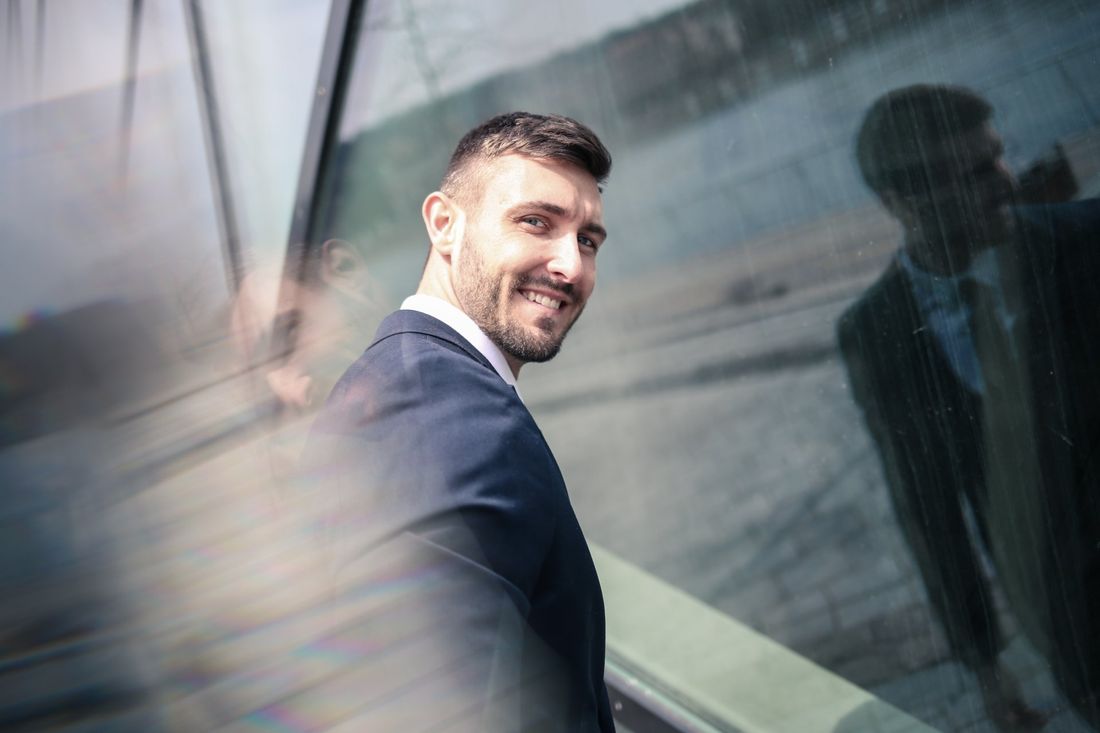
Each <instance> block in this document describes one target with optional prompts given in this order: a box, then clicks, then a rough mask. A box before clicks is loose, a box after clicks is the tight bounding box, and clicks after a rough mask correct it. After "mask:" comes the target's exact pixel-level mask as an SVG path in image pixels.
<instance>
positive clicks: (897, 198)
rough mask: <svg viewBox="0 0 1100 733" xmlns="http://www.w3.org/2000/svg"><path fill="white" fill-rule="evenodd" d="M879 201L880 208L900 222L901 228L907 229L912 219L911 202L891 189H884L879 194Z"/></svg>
mask: <svg viewBox="0 0 1100 733" xmlns="http://www.w3.org/2000/svg"><path fill="white" fill-rule="evenodd" d="M878 199H879V201H881V202H882V206H883V208H884V209H886V210H887V211H888V212H890V215H891V216H893V217H894V218H895V219H897V220H898V221H899V222H901V224H902V226H905V227H908V226H909V225H910V223H911V220H912V218H913V207H912V202H911V201H910V200H909V199H908V198H907V197H905V196H902V195H901V194H900V193H898V192H897V191H895V190H894V189H892V188H887V189H884V190H883V191H880V192H879V195H878Z"/></svg>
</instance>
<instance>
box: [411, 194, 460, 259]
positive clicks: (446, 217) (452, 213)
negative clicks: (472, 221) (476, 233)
mask: <svg viewBox="0 0 1100 733" xmlns="http://www.w3.org/2000/svg"><path fill="white" fill-rule="evenodd" d="M420 213H421V215H422V216H423V217H424V227H425V228H426V229H427V230H428V239H430V240H431V243H432V249H434V250H435V251H436V252H438V253H439V254H440V255H442V256H443V257H444V258H445V259H448V260H449V259H450V257H451V255H452V253H453V252H454V251H455V248H456V247H457V246H458V245H459V243H460V242H461V241H462V228H463V226H464V225H465V216H466V215H465V213H464V212H463V211H462V208H461V207H459V206H458V204H457V203H456V202H455V200H454V199H452V198H451V197H450V196H448V195H447V194H445V193H443V192H442V191H434V192H432V193H430V194H428V198H426V199H424V206H423V207H421V212H420Z"/></svg>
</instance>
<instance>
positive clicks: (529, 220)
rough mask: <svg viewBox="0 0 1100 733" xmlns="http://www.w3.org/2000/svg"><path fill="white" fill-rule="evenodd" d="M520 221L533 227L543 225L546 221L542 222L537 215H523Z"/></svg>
mask: <svg viewBox="0 0 1100 733" xmlns="http://www.w3.org/2000/svg"><path fill="white" fill-rule="evenodd" d="M522 221H523V223H524V224H530V225H531V226H533V227H545V226H546V222H544V221H543V220H542V219H540V218H538V217H537V216H525V217H523V219H522Z"/></svg>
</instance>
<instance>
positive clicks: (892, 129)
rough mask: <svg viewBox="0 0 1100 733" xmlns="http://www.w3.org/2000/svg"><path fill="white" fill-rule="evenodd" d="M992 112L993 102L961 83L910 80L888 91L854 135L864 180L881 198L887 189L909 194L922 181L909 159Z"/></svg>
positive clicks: (983, 120)
mask: <svg viewBox="0 0 1100 733" xmlns="http://www.w3.org/2000/svg"><path fill="white" fill-rule="evenodd" d="M992 116H993V107H992V105H990V104H989V102H987V101H986V100H985V99H983V98H982V97H981V96H979V95H978V94H977V93H976V92H974V91H972V90H970V89H967V88H965V87H959V86H948V85H943V84H914V85H912V86H908V87H902V88H901V89H895V90H893V91H891V92H888V93H887V94H884V95H883V96H881V97H879V98H878V99H877V100H876V101H875V103H874V104H872V105H871V108H870V109H869V110H867V114H866V115H864V117H863V123H862V124H861V125H860V128H859V134H858V135H857V136H856V160H857V162H858V163H859V171H860V173H861V174H862V175H863V180H864V181H865V182H866V183H867V185H868V186H869V187H870V188H871V190H872V191H874V192H875V193H877V194H879V195H880V196H881V195H882V194H883V193H884V192H885V191H887V190H894V191H897V192H899V193H911V192H913V191H914V190H915V189H917V188H918V187H919V186H920V181H922V180H924V179H923V176H921V175H920V174H919V172H917V171H915V170H914V166H913V162H914V161H920V160H923V159H924V156H925V155H926V153H927V151H928V150H929V149H930V148H931V147H932V146H935V145H937V144H938V143H941V142H943V141H944V140H948V139H950V138H951V137H953V136H957V135H959V134H962V133H965V132H968V131H970V130H972V129H974V128H976V127H978V126H979V125H982V124H984V123H986V122H988V121H989V119H990V117H992Z"/></svg>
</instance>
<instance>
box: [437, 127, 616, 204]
mask: <svg viewBox="0 0 1100 733" xmlns="http://www.w3.org/2000/svg"><path fill="white" fill-rule="evenodd" d="M509 153H518V154H520V155H526V156H528V157H531V158H543V159H550V160H560V161H565V162H568V163H572V164H573V165H575V166H577V167H579V168H581V169H583V170H586V171H588V172H589V173H590V174H591V175H592V177H593V178H595V179H596V183H597V184H598V185H602V184H603V183H604V181H606V180H607V175H608V173H610V172H611V153H609V152H608V150H607V148H606V147H604V144H603V143H602V142H600V139H599V138H598V137H597V136H596V133H594V132H592V130H590V129H589V128H588V127H586V126H584V125H582V124H581V123H580V122H577V121H576V120H574V119H571V118H569V117H564V116H562V115H539V114H533V113H531V112H509V113H508V114H503V115H497V116H496V117H493V118H492V119H489V120H486V121H485V122H483V123H482V124H480V125H478V126H477V127H475V128H474V129H472V130H470V131H469V132H467V133H466V134H465V135H464V136H463V137H462V139H461V140H460V141H459V142H458V147H456V148H455V151H454V154H452V155H451V162H450V163H449V164H448V165H447V172H446V173H445V174H444V176H443V182H442V183H441V184H440V190H441V191H443V192H444V193H445V194H447V195H448V196H457V195H459V194H460V193H462V192H464V191H468V190H469V188H470V187H471V186H472V185H476V182H473V181H470V180H469V172H470V169H471V168H472V164H476V162H477V161H479V160H484V159H492V158H497V157H500V156H502V155H508V154H509Z"/></svg>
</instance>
